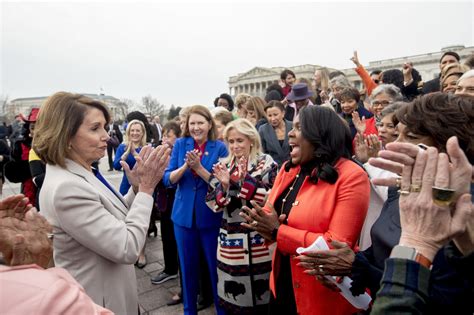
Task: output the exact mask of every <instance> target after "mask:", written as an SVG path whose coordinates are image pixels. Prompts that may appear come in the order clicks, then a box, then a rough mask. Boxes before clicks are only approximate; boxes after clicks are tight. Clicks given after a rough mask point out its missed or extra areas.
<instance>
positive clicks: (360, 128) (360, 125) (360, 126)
mask: <svg viewBox="0 0 474 315" xmlns="http://www.w3.org/2000/svg"><path fill="white" fill-rule="evenodd" d="M352 122H353V123H354V127H355V128H356V129H357V133H360V134H361V135H363V134H364V132H365V129H366V124H365V117H362V119H361V118H360V116H359V113H358V112H356V111H353V112H352Z"/></svg>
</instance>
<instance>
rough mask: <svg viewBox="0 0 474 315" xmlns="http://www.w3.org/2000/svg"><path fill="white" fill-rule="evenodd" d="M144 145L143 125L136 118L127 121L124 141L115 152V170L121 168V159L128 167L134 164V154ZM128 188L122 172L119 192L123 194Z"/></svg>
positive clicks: (128, 185) (125, 177)
mask: <svg viewBox="0 0 474 315" xmlns="http://www.w3.org/2000/svg"><path fill="white" fill-rule="evenodd" d="M145 145H146V131H145V125H144V124H143V122H141V121H140V120H138V119H134V120H132V121H130V122H129V123H128V126H127V130H126V131H125V141H124V142H123V143H121V144H120V145H119V146H118V148H117V152H116V154H115V159H114V164H113V165H114V169H116V170H117V171H119V170H121V169H122V165H120V162H121V161H125V163H127V164H128V166H129V167H130V169H132V168H133V166H135V163H136V160H135V156H137V155H138V153H140V150H141V148H143V147H144V146H145ZM129 189H130V183H129V182H128V179H127V176H126V175H125V173H124V174H123V178H122V182H121V183H120V189H119V191H120V193H121V194H122V195H125V194H126V193H127V192H128V190H129Z"/></svg>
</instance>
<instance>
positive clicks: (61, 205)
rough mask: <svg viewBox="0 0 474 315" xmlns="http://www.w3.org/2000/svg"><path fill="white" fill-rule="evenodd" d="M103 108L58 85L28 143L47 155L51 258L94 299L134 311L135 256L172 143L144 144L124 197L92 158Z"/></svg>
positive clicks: (102, 134)
mask: <svg viewBox="0 0 474 315" xmlns="http://www.w3.org/2000/svg"><path fill="white" fill-rule="evenodd" d="M109 120H110V115H109V112H108V110H107V107H106V106H105V105H104V104H102V103H101V102H98V101H95V100H92V99H90V98H88V97H85V96H83V95H79V94H71V93H66V92H59V93H56V94H54V95H52V96H51V97H50V98H48V100H47V101H46V103H45V104H44V105H43V106H42V108H41V111H40V114H39V117H38V121H37V125H36V130H37V133H36V135H35V138H34V140H33V148H34V150H35V152H36V153H37V154H38V156H39V157H40V158H41V159H42V160H43V161H44V162H46V164H47V165H46V177H45V179H44V184H43V189H42V191H41V194H40V204H41V208H42V209H44V210H43V211H42V213H43V214H44V216H45V217H46V219H47V220H48V221H49V223H50V224H51V225H52V226H53V234H54V244H53V246H54V262H55V264H56V266H58V267H63V268H65V269H66V270H67V271H69V273H70V274H71V275H72V276H73V277H74V278H75V279H76V280H77V281H78V282H79V283H80V284H81V285H82V286H83V287H84V289H85V290H86V292H87V294H88V295H89V296H90V297H91V298H92V299H93V300H94V302H95V303H97V304H99V305H102V306H104V307H106V308H108V309H110V310H112V311H113V312H114V313H116V314H135V313H137V312H138V297H137V282H136V277H135V270H134V267H133V263H134V262H135V261H136V260H137V259H138V255H139V253H140V250H141V249H142V248H143V245H144V242H145V238H146V231H147V229H148V220H149V218H150V212H151V209H152V204H153V197H152V193H153V191H154V189H155V186H156V185H157V183H158V182H159V181H160V179H161V177H162V176H163V173H164V169H165V167H166V165H167V163H168V160H169V154H170V150H169V148H167V147H166V146H162V147H158V148H156V149H152V148H151V147H145V148H143V149H142V150H141V151H140V154H139V156H137V164H136V165H135V167H134V168H133V170H130V169H129V168H128V166H127V164H126V163H124V164H123V165H122V166H123V167H124V168H125V171H126V172H127V173H128V175H129V177H128V179H129V182H130V183H131V186H132V187H131V188H130V189H129V191H128V194H127V195H126V196H124V197H122V195H121V194H120V193H119V192H117V191H116V190H115V189H114V188H113V187H112V186H111V185H110V184H109V183H108V182H107V181H106V180H105V178H104V177H102V175H101V174H100V173H99V171H98V170H96V169H94V168H92V167H91V164H92V163H93V162H95V161H98V160H100V159H101V158H102V157H103V156H104V154H105V149H106V148H107V140H108V138H109V136H108V134H107V131H106V130H105V126H106V125H107V123H108V121H109Z"/></svg>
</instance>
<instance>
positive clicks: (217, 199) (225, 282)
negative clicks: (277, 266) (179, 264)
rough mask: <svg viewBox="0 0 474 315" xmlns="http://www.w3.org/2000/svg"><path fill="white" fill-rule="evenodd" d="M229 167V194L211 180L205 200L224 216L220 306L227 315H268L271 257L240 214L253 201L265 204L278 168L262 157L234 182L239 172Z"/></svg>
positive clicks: (219, 263) (219, 269) (219, 257)
mask: <svg viewBox="0 0 474 315" xmlns="http://www.w3.org/2000/svg"><path fill="white" fill-rule="evenodd" d="M259 165H260V167H258V166H259ZM227 167H228V168H229V172H230V174H231V181H230V186H229V190H228V191H227V193H225V192H223V190H222V186H221V184H220V183H219V181H218V180H217V179H216V178H214V177H213V176H211V180H210V182H209V192H208V194H207V196H206V203H207V205H208V206H209V208H211V209H212V210H214V211H216V212H217V211H223V212H224V213H223V217H222V224H221V228H220V232H219V242H218V247H217V275H218V283H217V291H218V295H219V303H220V306H221V307H223V308H224V309H225V310H226V313H227V314H266V312H267V307H268V303H269V300H270V290H269V277H270V272H271V267H272V265H271V263H272V255H271V254H272V253H270V250H269V249H268V248H267V247H266V245H265V240H264V238H263V237H262V236H261V235H260V234H259V233H257V232H255V231H251V230H248V229H246V228H244V227H243V226H241V225H240V223H242V222H244V219H243V218H242V217H241V216H240V215H239V212H240V209H241V208H242V206H244V205H247V206H249V207H251V204H250V201H251V200H255V201H257V202H258V203H259V204H260V205H264V204H265V201H266V199H267V195H268V193H269V192H270V189H271V187H272V186H273V182H274V180H275V177H276V174H277V172H278V165H277V164H276V163H275V162H274V161H273V159H272V157H271V156H270V155H267V154H262V155H260V156H258V157H257V160H256V162H255V163H249V165H248V168H247V175H246V177H245V178H244V179H243V180H232V179H233V178H236V177H235V172H237V168H236V167H235V164H234V163H231V164H230V165H227ZM233 175H234V176H233Z"/></svg>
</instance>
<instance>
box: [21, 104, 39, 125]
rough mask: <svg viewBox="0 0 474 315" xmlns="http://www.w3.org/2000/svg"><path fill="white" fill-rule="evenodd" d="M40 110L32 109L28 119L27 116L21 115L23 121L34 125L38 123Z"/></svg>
mask: <svg viewBox="0 0 474 315" xmlns="http://www.w3.org/2000/svg"><path fill="white" fill-rule="evenodd" d="M39 110H40V109H39V108H38V107H34V108H32V109H31V112H30V114H29V115H28V118H26V117H25V116H23V114H20V115H21V119H22V120H23V121H24V122H28V123H32V122H36V118H38V113H39Z"/></svg>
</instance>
